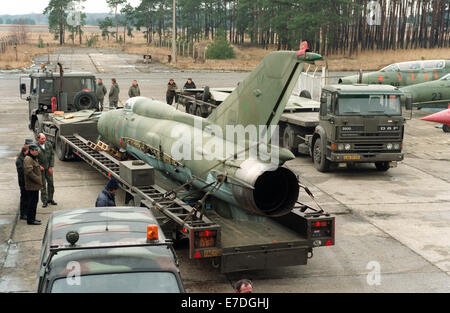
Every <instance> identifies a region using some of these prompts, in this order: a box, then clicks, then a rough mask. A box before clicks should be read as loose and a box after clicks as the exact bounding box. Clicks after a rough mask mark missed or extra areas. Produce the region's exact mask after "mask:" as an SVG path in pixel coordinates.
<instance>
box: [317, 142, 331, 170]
mask: <svg viewBox="0 0 450 313" xmlns="http://www.w3.org/2000/svg"><path fill="white" fill-rule="evenodd" d="M313 161H314V166H315V167H316V169H317V170H318V171H319V172H322V173H325V172H328V170H329V169H330V161H328V160H327V158H326V155H325V151H322V139H321V138H317V140H316V141H315V142H314V148H313Z"/></svg>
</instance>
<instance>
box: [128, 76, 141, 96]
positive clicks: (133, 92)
mask: <svg viewBox="0 0 450 313" xmlns="http://www.w3.org/2000/svg"><path fill="white" fill-rule="evenodd" d="M140 95H141V90H140V89H139V85H138V83H137V80H133V85H131V87H130V89H129V90H128V96H129V97H130V98H133V97H139V96H140Z"/></svg>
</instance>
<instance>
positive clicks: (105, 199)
mask: <svg viewBox="0 0 450 313" xmlns="http://www.w3.org/2000/svg"><path fill="white" fill-rule="evenodd" d="M118 188H119V183H118V182H117V180H115V179H114V178H111V180H110V181H109V182H108V184H106V187H105V189H103V190H102V191H101V192H100V193H99V195H98V197H97V201H95V207H109V206H116V199H115V196H116V192H117V189H118Z"/></svg>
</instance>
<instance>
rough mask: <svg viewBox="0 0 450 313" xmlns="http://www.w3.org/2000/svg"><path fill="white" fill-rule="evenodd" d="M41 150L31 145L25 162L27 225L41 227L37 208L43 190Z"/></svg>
mask: <svg viewBox="0 0 450 313" xmlns="http://www.w3.org/2000/svg"><path fill="white" fill-rule="evenodd" d="M38 155H39V148H38V146H37V145H36V144H34V143H33V144H31V145H30V148H29V152H28V155H27V156H26V157H25V159H24V160H23V173H24V180H25V190H26V193H27V200H28V201H27V224H28V225H41V221H39V220H37V219H36V208H37V204H38V201H39V190H41V189H42V171H41V166H40V165H39V161H38Z"/></svg>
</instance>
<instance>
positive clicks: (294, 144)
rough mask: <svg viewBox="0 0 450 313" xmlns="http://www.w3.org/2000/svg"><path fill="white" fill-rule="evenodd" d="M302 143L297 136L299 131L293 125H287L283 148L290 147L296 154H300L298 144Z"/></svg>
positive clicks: (284, 132)
mask: <svg viewBox="0 0 450 313" xmlns="http://www.w3.org/2000/svg"><path fill="white" fill-rule="evenodd" d="M301 143H302V140H300V139H299V138H298V137H297V132H296V131H295V129H294V128H293V127H291V126H289V125H288V126H287V127H286V128H285V129H284V131H283V142H282V146H283V148H286V149H289V150H290V151H291V152H292V153H293V154H294V155H298V154H299V153H298V145H299V144H301Z"/></svg>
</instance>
